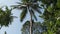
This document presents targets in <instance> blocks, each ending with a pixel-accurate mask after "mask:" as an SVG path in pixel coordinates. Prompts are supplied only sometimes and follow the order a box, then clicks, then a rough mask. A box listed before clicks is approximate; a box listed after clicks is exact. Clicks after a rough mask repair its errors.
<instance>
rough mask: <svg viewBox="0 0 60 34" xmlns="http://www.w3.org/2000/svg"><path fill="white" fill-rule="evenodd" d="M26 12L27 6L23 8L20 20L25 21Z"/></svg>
mask: <svg viewBox="0 0 60 34" xmlns="http://www.w3.org/2000/svg"><path fill="white" fill-rule="evenodd" d="M26 14H27V8H24V9H23V10H22V13H21V15H20V18H21V19H20V20H21V21H23V19H24V18H25V16H26Z"/></svg>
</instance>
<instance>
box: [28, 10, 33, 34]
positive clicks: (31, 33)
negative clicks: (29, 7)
mask: <svg viewBox="0 0 60 34" xmlns="http://www.w3.org/2000/svg"><path fill="white" fill-rule="evenodd" d="M29 12H30V11H29ZM30 34H33V32H32V13H31V12H30Z"/></svg>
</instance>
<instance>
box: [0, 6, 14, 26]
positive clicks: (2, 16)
mask: <svg viewBox="0 0 60 34" xmlns="http://www.w3.org/2000/svg"><path fill="white" fill-rule="evenodd" d="M11 10H12V9H8V7H7V6H6V10H5V11H3V10H2V8H0V25H1V27H2V26H8V25H9V24H10V23H11V21H12V18H13V16H11Z"/></svg>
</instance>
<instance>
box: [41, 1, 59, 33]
mask: <svg viewBox="0 0 60 34" xmlns="http://www.w3.org/2000/svg"><path fill="white" fill-rule="evenodd" d="M50 1H51V2H50ZM50 1H45V2H48V3H49V2H50V3H49V4H48V3H44V4H45V5H46V8H45V11H44V13H43V15H42V16H41V17H42V18H44V23H43V26H44V30H45V31H44V33H43V34H60V33H59V32H60V30H59V29H60V25H59V24H60V0H54V1H53V0H50Z"/></svg>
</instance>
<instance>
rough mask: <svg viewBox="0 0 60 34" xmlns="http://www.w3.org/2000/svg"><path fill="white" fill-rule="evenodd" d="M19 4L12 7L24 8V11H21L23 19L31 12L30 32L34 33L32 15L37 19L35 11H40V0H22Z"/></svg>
mask: <svg viewBox="0 0 60 34" xmlns="http://www.w3.org/2000/svg"><path fill="white" fill-rule="evenodd" d="M17 3H18V5H12V7H14V9H16V8H17V9H22V13H21V17H20V18H21V21H23V20H24V18H25V16H26V14H27V13H28V12H29V13H30V34H32V17H34V18H35V19H36V20H37V18H36V15H35V13H34V12H35V11H36V12H38V13H41V12H40V10H39V9H40V8H41V7H40V6H39V3H38V0H21V3H20V2H17Z"/></svg>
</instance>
